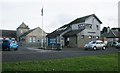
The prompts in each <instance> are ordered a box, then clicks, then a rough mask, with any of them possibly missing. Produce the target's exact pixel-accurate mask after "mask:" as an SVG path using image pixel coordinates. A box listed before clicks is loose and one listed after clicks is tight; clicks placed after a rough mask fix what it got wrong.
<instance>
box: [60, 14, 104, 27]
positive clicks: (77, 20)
mask: <svg viewBox="0 0 120 73" xmlns="http://www.w3.org/2000/svg"><path fill="white" fill-rule="evenodd" d="M90 16H94V17H95V18H96V19H97V20H98V21H99V23H100V24H102V22H101V21H100V20H99V19H98V18H97V16H96V15H95V14H91V15H87V16H84V17H80V18H77V19H75V20H74V21H72V22H70V23H69V24H66V25H64V26H62V27H60V28H63V27H66V26H70V25H72V24H77V23H82V22H85V20H86V19H87V18H88V17H90Z"/></svg>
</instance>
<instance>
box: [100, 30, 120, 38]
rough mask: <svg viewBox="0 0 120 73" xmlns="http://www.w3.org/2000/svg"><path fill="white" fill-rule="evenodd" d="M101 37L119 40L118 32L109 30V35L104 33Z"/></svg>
mask: <svg viewBox="0 0 120 73" xmlns="http://www.w3.org/2000/svg"><path fill="white" fill-rule="evenodd" d="M101 37H107V38H120V32H119V31H114V30H110V32H109V33H107V32H105V33H103V34H101Z"/></svg>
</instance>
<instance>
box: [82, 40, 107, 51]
mask: <svg viewBox="0 0 120 73" xmlns="http://www.w3.org/2000/svg"><path fill="white" fill-rule="evenodd" d="M105 46H106V44H105V43H104V42H103V41H101V40H95V41H91V42H89V43H88V44H85V46H84V48H85V50H88V49H93V50H97V49H100V48H101V49H103V50H105V49H106V47H105Z"/></svg>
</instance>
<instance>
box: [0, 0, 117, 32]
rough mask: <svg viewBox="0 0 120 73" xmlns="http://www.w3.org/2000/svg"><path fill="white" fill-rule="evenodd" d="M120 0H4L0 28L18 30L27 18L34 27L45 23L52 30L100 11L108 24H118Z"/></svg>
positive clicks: (98, 14) (28, 22) (104, 24)
mask: <svg viewBox="0 0 120 73" xmlns="http://www.w3.org/2000/svg"><path fill="white" fill-rule="evenodd" d="M118 1H119V0H1V2H0V22H1V23H0V29H9V30H16V28H17V27H18V26H19V25H20V24H21V23H22V22H25V23H26V25H28V26H29V27H30V28H31V29H33V28H36V27H41V26H42V22H41V21H42V17H41V9H42V4H43V5H44V6H43V7H44V17H43V18H44V25H43V29H44V30H45V31H46V32H47V33H48V32H52V31H54V30H55V29H57V28H59V27H60V26H62V25H64V24H68V23H70V22H71V21H73V20H74V19H76V18H79V17H82V16H86V15H90V14H93V13H94V14H96V16H97V17H98V18H99V19H100V20H101V21H102V22H103V24H102V25H101V28H102V27H104V26H110V27H118Z"/></svg>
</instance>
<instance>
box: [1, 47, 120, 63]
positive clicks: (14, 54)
mask: <svg viewBox="0 0 120 73" xmlns="http://www.w3.org/2000/svg"><path fill="white" fill-rule="evenodd" d="M115 52H118V50H117V49H115V48H107V49H106V50H96V51H93V50H88V51H85V50H84V49H82V48H81V49H78V48H64V49H62V50H60V51H57V50H42V49H37V48H25V47H20V48H19V50H18V51H14V50H12V51H2V62H19V61H34V60H50V59H62V58H71V57H81V56H91V55H102V54H110V53H115Z"/></svg>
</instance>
